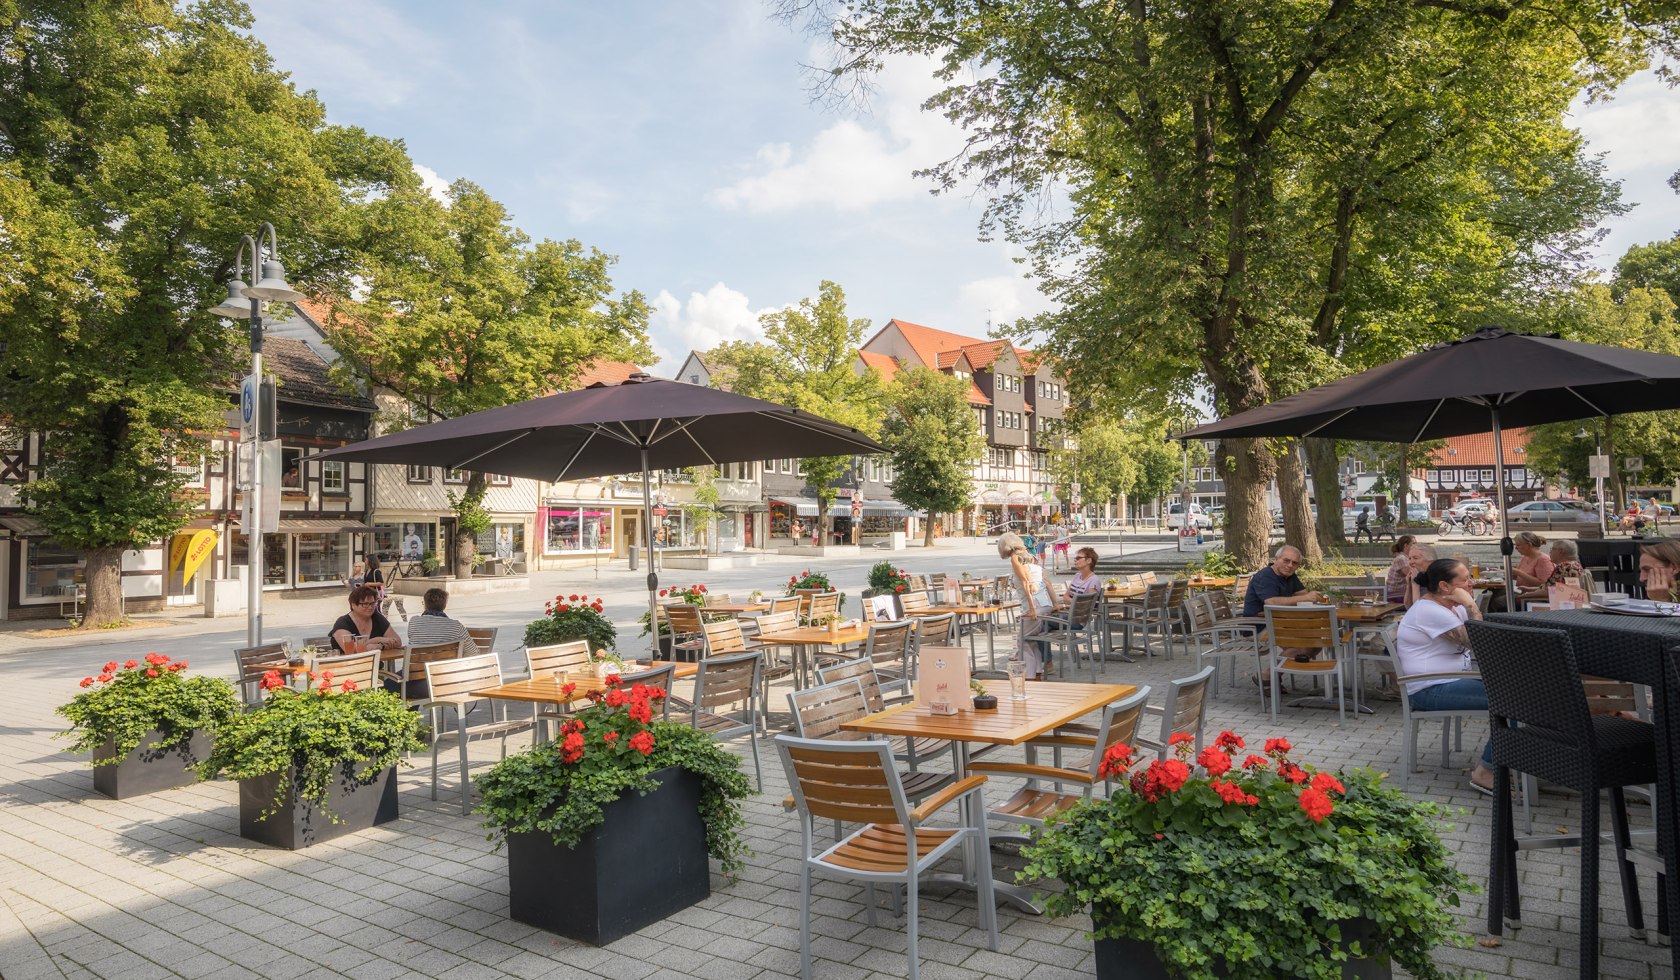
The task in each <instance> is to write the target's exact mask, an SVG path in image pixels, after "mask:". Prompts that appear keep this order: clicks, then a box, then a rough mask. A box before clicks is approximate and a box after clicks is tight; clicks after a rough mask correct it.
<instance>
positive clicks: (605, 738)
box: [601, 732, 618, 745]
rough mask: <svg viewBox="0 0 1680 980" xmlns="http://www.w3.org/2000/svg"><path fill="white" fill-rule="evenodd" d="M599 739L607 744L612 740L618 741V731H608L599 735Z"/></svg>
mask: <svg viewBox="0 0 1680 980" xmlns="http://www.w3.org/2000/svg"><path fill="white" fill-rule="evenodd" d="M601 741H603V742H605V743H607V744H608V745H611V744H613V743H614V742H616V741H618V733H617V732H608V733H606V734H605V735H602V736H601Z"/></svg>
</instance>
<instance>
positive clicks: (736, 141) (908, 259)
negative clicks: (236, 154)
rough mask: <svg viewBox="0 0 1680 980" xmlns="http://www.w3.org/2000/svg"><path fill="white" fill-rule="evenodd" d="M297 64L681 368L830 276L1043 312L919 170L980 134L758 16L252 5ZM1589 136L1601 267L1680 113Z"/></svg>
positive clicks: (1007, 316)
mask: <svg viewBox="0 0 1680 980" xmlns="http://www.w3.org/2000/svg"><path fill="white" fill-rule="evenodd" d="M249 2H250V6H251V8H252V10H253V12H254V13H255V15H256V34H257V36H258V37H259V38H260V39H262V41H263V42H264V43H266V44H267V45H268V47H269V50H270V51H271V53H272V54H273V56H274V58H275V61H276V62H277V64H278V65H279V67H280V68H281V69H282V70H285V71H288V72H290V73H291V74H292V77H293V80H294V81H295V82H296V83H297V84H298V85H299V87H301V88H306V89H314V90H315V91H316V92H318V93H319V95H320V97H321V98H322V100H323V101H324V102H325V103H326V106H327V109H328V113H329V115H330V117H331V119H332V120H333V121H334V122H337V123H342V124H349V125H357V126H362V127H364V128H366V129H368V130H369V131H371V132H374V133H378V134H380V135H384V136H392V137H399V138H401V139H403V140H404V141H405V142H406V143H407V146H408V150H409V154H410V155H411V156H412V157H413V159H414V160H415V162H416V165H417V167H418V168H419V170H420V173H421V175H422V177H423V178H424V179H425V180H426V181H427V182H428V183H431V184H434V186H437V187H442V186H444V185H446V184H447V183H448V182H449V181H452V180H455V179H457V178H461V177H465V178H467V179H469V180H472V181H473V182H475V183H477V184H479V185H481V186H483V187H484V188H486V189H487V190H488V191H489V192H490V193H491V194H492V195H493V196H495V197H496V198H497V199H499V200H501V201H502V202H503V203H504V204H506V205H507V206H508V208H509V210H510V211H511V212H512V213H513V215H514V220H515V223H516V224H518V225H519V226H520V227H521V228H523V229H524V230H525V231H526V232H527V233H528V234H530V235H531V236H532V237H533V238H554V239H567V238H577V239H579V240H581V241H583V242H584V243H586V244H588V245H593V246H596V247H598V248H601V249H602V250H604V251H607V252H610V253H612V254H615V255H617V256H618V257H619V263H618V265H617V267H616V268H615V272H614V279H615V282H616V283H617V284H618V286H619V287H620V288H621V289H639V290H641V291H642V292H643V293H644V294H645V295H646V296H647V297H648V298H649V300H650V301H651V302H652V304H653V306H654V310H655V312H654V316H653V322H652V324H651V327H652V335H653V340H654V344H655V348H656V349H657V350H658V351H659V353H660V354H661V355H662V356H663V360H662V361H661V362H660V364H659V365H658V366H657V367H655V368H654V370H655V372H656V373H663V374H669V373H670V372H672V371H675V370H676V369H677V367H678V366H679V364H680V362H681V360H682V357H683V355H684V354H685V353H686V352H687V351H688V350H689V349H691V348H701V349H704V348H707V347H710V346H712V345H714V344H716V343H718V342H720V341H724V340H733V339H742V338H749V337H754V336H756V335H757V333H758V315H759V314H760V313H761V312H764V311H767V310H771V309H775V308H778V307H781V306H784V305H787V304H790V303H795V302H798V301H799V300H800V299H801V298H803V297H806V296H814V295H815V294H816V292H817V288H818V284H819V283H820V282H821V281H822V280H824V279H831V280H834V281H835V282H838V283H840V284H841V285H842V286H844V287H845V289H846V295H847V305H848V310H849V312H850V313H851V315H852V316H854V317H859V316H861V317H866V318H868V319H870V320H872V321H873V322H874V323H876V324H880V323H884V322H886V321H887V320H889V319H892V318H894V317H898V318H901V319H906V320H911V321H915V322H918V323H925V324H928V325H930V326H936V327H942V328H945V329H950V330H956V331H959V332H964V333H973V334H984V333H985V331H986V326H987V323H988V321H989V320H995V321H999V322H1002V321H1007V320H1011V319H1014V318H1015V317H1018V316H1022V315H1026V314H1031V313H1035V312H1038V311H1040V310H1042V309H1043V308H1044V303H1045V301H1044V300H1043V298H1042V297H1040V296H1039V294H1038V293H1037V291H1036V290H1035V289H1034V288H1033V285H1032V283H1031V282H1030V281H1028V280H1027V279H1025V278H1023V275H1022V272H1023V267H1022V266H1020V265H1019V264H1017V263H1016V262H1015V261H1014V260H1015V258H1017V257H1018V254H1019V253H1018V252H1016V251H1015V250H1013V249H1012V248H1011V247H1009V246H1008V245H1006V244H1004V243H1001V242H982V241H979V240H978V236H977V234H976V224H977V221H978V219H979V215H980V210H981V204H980V202H979V201H977V200H976V199H974V198H973V197H972V196H970V195H969V194H967V193H963V192H958V193H953V194H945V195H937V196H936V195H933V194H932V193H931V192H930V187H931V185H930V183H929V182H928V181H926V180H924V179H919V178H917V177H915V176H913V173H912V172H913V171H914V170H916V169H918V168H922V167H927V166H930V165H932V164H934V163H937V162H939V161H941V160H943V159H945V158H946V157H949V156H951V155H952V154H954V153H955V152H956V151H957V150H958V149H959V148H960V147H961V144H962V134H961V132H960V131H958V130H957V129H956V128H955V127H953V126H952V125H951V124H950V123H948V122H947V121H946V120H944V119H943V118H942V117H939V116H937V115H933V114H929V113H924V112H922V111H921V110H920V108H919V106H920V103H921V102H922V100H923V99H925V98H926V97H927V96H928V95H929V94H931V93H932V92H933V91H934V83H933V82H932V80H931V79H930V78H929V76H928V65H927V64H926V63H921V62H916V61H908V60H907V61H903V62H899V63H896V64H894V65H892V66H891V67H890V70H889V71H888V72H887V73H886V74H885V75H883V76H882V77H881V78H880V79H879V80H878V84H877V86H876V90H875V92H874V94H873V97H872V99H871V101H870V103H869V106H868V108H867V110H862V111H860V110H858V109H856V108H853V109H845V110H842V109H837V108H835V107H833V106H830V105H827V104H823V103H817V102H814V101H813V100H812V97H811V93H810V91H809V89H808V80H809V79H808V76H807V74H806V72H805V68H804V66H806V65H811V64H817V63H821V62H822V61H823V55H822V53H821V51H820V50H819V48H818V47H817V46H816V45H815V43H814V42H813V41H812V39H811V38H809V37H806V36H803V35H801V34H799V33H798V32H797V31H796V30H794V29H793V28H792V27H790V26H788V25H786V24H784V23H782V22H779V21H776V20H774V19H772V18H771V17H770V16H769V13H768V11H769V8H768V6H767V5H765V4H762V3H758V2H753V0H638V2H635V3H600V2H594V0H565V2H553V0H498V2H494V3H483V4H461V3H444V2H434V0H348V2H347V0H249ZM1577 124H1578V125H1579V126H1580V128H1581V131H1582V132H1583V134H1585V135H1586V137H1587V138H1588V140H1589V141H1590V146H1591V147H1592V149H1593V150H1594V151H1595V152H1603V153H1605V154H1606V160H1607V163H1608V167H1609V171H1610V174H1611V176H1612V177H1614V178H1616V179H1619V180H1621V181H1622V182H1623V197H1624V200H1626V201H1628V202H1634V203H1637V204H1638V205H1639V206H1638V207H1636V208H1635V209H1634V210H1633V212H1632V213H1631V214H1629V215H1627V216H1624V217H1623V218H1621V219H1619V220H1618V221H1617V222H1615V223H1614V224H1613V225H1612V226H1611V227H1610V234H1609V235H1608V237H1607V238H1606V242H1605V247H1604V250H1603V252H1604V258H1603V264H1609V263H1613V262H1614V259H1615V257H1616V256H1617V255H1620V254H1621V253H1622V252H1623V251H1625V250H1626V248H1627V247H1628V246H1629V245H1632V244H1637V243H1642V242H1648V241H1654V240H1657V239H1662V238H1667V237H1669V236H1671V235H1673V234H1675V232H1676V231H1677V230H1680V197H1676V195H1675V194H1674V193H1673V192H1672V191H1671V190H1670V189H1669V188H1668V187H1667V185H1666V183H1665V181H1666V179H1667V177H1668V176H1669V174H1671V173H1673V172H1674V170H1675V169H1676V168H1677V167H1680V98H1677V95H1676V93H1675V92H1673V91H1671V90H1668V89H1665V88H1664V87H1663V86H1662V85H1661V84H1660V83H1659V82H1657V81H1656V80H1655V79H1654V78H1652V77H1650V76H1649V75H1645V76H1640V77H1639V78H1636V79H1635V80H1634V81H1633V82H1631V83H1630V84H1629V85H1627V86H1625V87H1624V89H1623V91H1622V92H1621V93H1619V94H1618V95H1617V97H1616V99H1615V100H1613V101H1611V102H1608V103H1604V104H1599V105H1593V106H1582V107H1580V108H1579V110H1578V113H1577Z"/></svg>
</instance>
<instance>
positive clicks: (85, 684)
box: [82, 677, 93, 687]
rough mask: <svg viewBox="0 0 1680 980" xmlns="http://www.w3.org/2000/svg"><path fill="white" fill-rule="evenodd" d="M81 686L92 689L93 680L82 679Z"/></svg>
mask: <svg viewBox="0 0 1680 980" xmlns="http://www.w3.org/2000/svg"><path fill="white" fill-rule="evenodd" d="M82 686H83V687H92V686H93V678H91V677H84V678H82Z"/></svg>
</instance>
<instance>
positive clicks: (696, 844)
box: [507, 766, 712, 946]
mask: <svg viewBox="0 0 1680 980" xmlns="http://www.w3.org/2000/svg"><path fill="white" fill-rule="evenodd" d="M653 777H654V778H655V779H657V780H659V783H660V786H659V788H658V789H656V790H654V791H653V792H651V793H649V794H648V795H646V796H638V795H636V794H635V793H629V794H626V795H625V796H622V797H620V798H618V799H617V800H615V801H613V802H612V803H611V804H609V805H608V806H607V807H606V808H605V810H604V811H603V816H605V817H606V822H605V823H603V824H602V825H601V826H599V827H597V828H595V829H594V830H592V831H590V832H589V833H587V834H585V835H584V837H583V839H582V840H580V841H578V843H577V846H576V847H561V846H559V845H557V844H555V843H554V838H553V837H552V836H550V835H548V834H546V833H540V832H536V833H518V834H509V835H508V838H507V854H508V914H509V915H510V916H511V917H512V918H513V919H514V920H515V921H518V922H523V923H525V924H527V925H533V926H536V927H538V928H539V929H546V930H548V931H549V932H555V933H559V934H560V935H562V936H565V937H567V938H569V939H576V940H580V941H582V942H586V943H589V944H591V945H594V946H605V945H606V944H608V943H610V942H612V941H614V940H616V939H622V938H623V937H625V936H628V935H630V934H631V933H633V932H635V931H637V930H639V929H642V928H645V927H647V926H650V925H652V924H654V923H655V922H658V921H660V920H661V919H664V918H665V917H667V916H669V915H671V914H673V913H675V912H678V911H680V910H682V909H685V908H688V907H689V906H690V905H693V904H694V903H696V902H699V901H701V900H703V899H705V898H707V897H708V896H710V895H711V893H712V871H711V863H710V861H709V856H708V855H707V853H706V826H705V824H704V823H702V822H701V820H700V777H699V776H696V775H695V774H694V773H691V772H689V771H688V770H687V769H682V768H679V767H676V766H672V767H670V768H667V769H661V770H659V771H658V772H656V773H654V774H653Z"/></svg>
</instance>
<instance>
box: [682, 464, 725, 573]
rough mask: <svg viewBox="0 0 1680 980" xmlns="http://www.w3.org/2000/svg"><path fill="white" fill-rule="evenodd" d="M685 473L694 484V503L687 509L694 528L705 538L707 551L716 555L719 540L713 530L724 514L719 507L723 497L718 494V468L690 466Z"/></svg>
mask: <svg viewBox="0 0 1680 980" xmlns="http://www.w3.org/2000/svg"><path fill="white" fill-rule="evenodd" d="M684 473H686V474H687V476H688V482H690V483H692V484H694V503H692V504H689V505H688V506H687V507H686V508H685V509H686V510H687V511H688V516H689V517H690V518H691V519H692V520H693V521H694V526H695V527H696V528H697V529H698V530H699V531H700V533H701V534H702V535H703V536H704V539H705V541H706V545H705V550H706V551H708V552H711V553H712V554H716V553H717V539H716V538H714V537H713V536H712V528H713V527H714V526H716V524H717V521H718V517H719V516H720V515H721V514H722V513H723V508H721V507H719V506H718V501H720V500H721V499H722V497H721V496H720V495H719V494H718V488H717V467H715V466H690V467H688V468H686V469H685V470H684Z"/></svg>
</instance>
